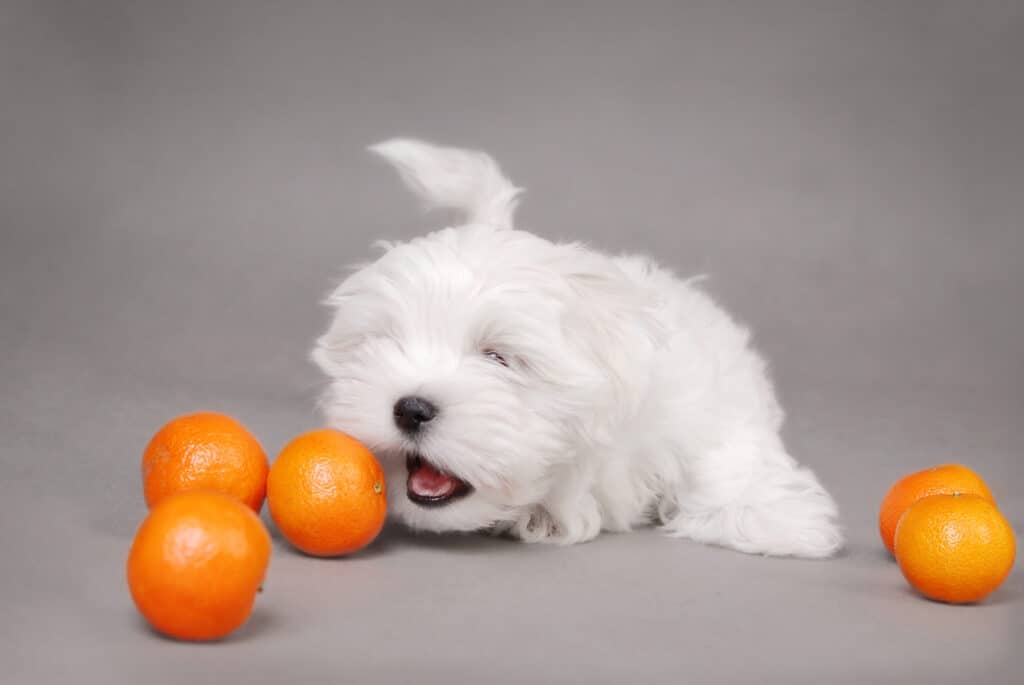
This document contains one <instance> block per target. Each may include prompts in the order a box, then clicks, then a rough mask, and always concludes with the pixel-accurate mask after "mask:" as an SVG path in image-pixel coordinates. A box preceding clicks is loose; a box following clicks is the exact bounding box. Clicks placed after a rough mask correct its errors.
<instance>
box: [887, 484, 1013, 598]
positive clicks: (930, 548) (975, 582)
mask: <svg viewBox="0 0 1024 685" xmlns="http://www.w3.org/2000/svg"><path fill="white" fill-rule="evenodd" d="M1015 554H1016V542H1015V541H1014V538H1013V529H1012V528H1011V527H1010V524H1009V523H1007V521H1006V519H1005V518H1003V515H1002V514H1000V513H999V510H998V509H996V506H995V505H994V504H993V503H992V501H991V500H989V499H986V498H985V497H980V496H978V495H932V496H930V497H925V498H923V499H920V500H918V501H917V502H915V503H914V504H912V505H911V506H910V508H909V509H907V512H906V513H905V514H904V515H903V518H902V519H900V523H899V526H898V527H897V528H896V561H897V563H898V564H899V565H900V570H901V571H903V575H904V576H905V577H906V579H907V581H909V582H910V584H911V585H913V586H914V588H915V589H916V590H917V591H918V592H920V593H921V594H922V595H924V596H925V597H930V598H931V599H936V600H939V601H941V602H950V603H952V604H965V603H968V602H977V601H978V600H980V599H982V598H984V597H986V596H987V595H988V594H990V593H991V592H992V591H993V590H995V589H996V588H997V587H999V585H1000V584H1001V583H1002V582H1003V581H1004V580H1005V579H1006V576H1007V575H1009V573H1010V569H1011V568H1013V560H1014V556H1015Z"/></svg>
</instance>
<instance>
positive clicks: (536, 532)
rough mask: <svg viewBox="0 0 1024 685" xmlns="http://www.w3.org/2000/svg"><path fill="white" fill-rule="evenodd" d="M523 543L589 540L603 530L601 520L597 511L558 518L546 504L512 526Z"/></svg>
mask: <svg viewBox="0 0 1024 685" xmlns="http://www.w3.org/2000/svg"><path fill="white" fill-rule="evenodd" d="M510 532H511V533H512V534H513V535H515V536H517V537H518V538H520V539H521V540H523V541H524V542H548V543H553V544H556V545H572V544H575V543H577V542H586V541H587V540H592V539H593V538H595V537H597V534H598V533H600V532H601V519H600V516H598V515H597V512H596V511H594V512H590V511H579V512H575V514H574V515H569V516H563V517H560V518H556V517H555V516H554V515H553V514H552V513H551V512H550V511H548V510H547V509H545V508H544V507H540V506H538V507H534V508H533V509H531V510H529V512H527V513H525V514H523V515H522V516H521V517H520V518H519V520H518V521H516V522H515V523H514V524H513V525H512V529H511V531H510Z"/></svg>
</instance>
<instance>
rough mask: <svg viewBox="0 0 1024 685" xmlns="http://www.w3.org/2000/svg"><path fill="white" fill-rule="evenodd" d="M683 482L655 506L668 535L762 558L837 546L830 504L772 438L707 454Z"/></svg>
mask: <svg viewBox="0 0 1024 685" xmlns="http://www.w3.org/2000/svg"><path fill="white" fill-rule="evenodd" d="M686 476H687V477H686V483H685V484H683V485H682V487H681V488H678V489H676V490H675V491H672V492H668V493H665V496H664V498H663V499H662V501H661V503H660V504H659V508H658V513H659V515H660V517H661V521H662V528H663V530H664V531H665V532H667V533H669V534H670V535H676V536H679V537H686V538H690V539H692V540H696V541H698V542H703V543H708V544H713V545H721V546H723V547H729V548H732V549H736V550H739V551H741V552H747V553H751V554H765V555H770V556H794V557H806V558H822V557H829V556H832V555H833V554H835V553H836V552H837V551H839V549H840V548H841V547H842V544H843V540H842V533H841V532H840V529H839V526H838V524H837V522H836V516H837V510H836V505H835V502H834V501H833V500H832V497H831V496H830V495H829V494H828V493H827V492H826V491H825V489H824V488H823V487H822V486H821V484H820V483H819V482H818V479H817V478H816V477H815V476H814V474H813V473H812V472H811V471H810V470H809V469H807V468H804V467H801V466H799V465H798V464H797V463H796V461H795V460H794V459H793V458H792V457H790V456H789V455H788V454H787V453H786V452H785V450H784V448H783V447H782V444H781V441H779V440H778V438H777V437H774V436H771V437H769V438H768V439H765V440H741V441H736V442H734V443H732V444H730V445H728V446H726V447H722V448H718V449H714V450H711V451H709V452H708V453H706V454H703V455H700V456H699V458H698V459H696V460H694V461H693V462H692V463H691V464H688V468H687V473H686Z"/></svg>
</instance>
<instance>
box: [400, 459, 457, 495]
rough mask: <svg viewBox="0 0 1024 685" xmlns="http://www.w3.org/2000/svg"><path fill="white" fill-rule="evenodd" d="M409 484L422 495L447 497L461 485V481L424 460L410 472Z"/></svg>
mask: <svg viewBox="0 0 1024 685" xmlns="http://www.w3.org/2000/svg"><path fill="white" fill-rule="evenodd" d="M408 486H409V489H410V490H412V491H413V492H415V493H416V494H417V495H420V496H422V497H447V496H448V495H450V494H452V493H453V492H455V489H456V488H458V487H459V481H458V480H456V479H455V478H452V477H451V476H449V475H448V474H445V473H441V472H440V471H438V470H437V469H436V468H434V467H433V466H431V465H430V464H428V463H427V462H425V461H424V462H421V463H420V466H419V468H417V469H416V470H415V471H413V472H412V473H410V474H409V483H408Z"/></svg>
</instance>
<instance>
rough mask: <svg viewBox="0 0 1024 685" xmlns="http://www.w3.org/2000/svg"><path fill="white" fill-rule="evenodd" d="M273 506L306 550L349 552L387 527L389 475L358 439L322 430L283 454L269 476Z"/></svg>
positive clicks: (280, 525)
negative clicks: (385, 521)
mask: <svg viewBox="0 0 1024 685" xmlns="http://www.w3.org/2000/svg"><path fill="white" fill-rule="evenodd" d="M267 504H268V505H269V507H270V515H271V517H272V518H273V519H274V523H276V524H277V527H278V528H279V529H280V530H281V533H282V534H283V535H284V536H285V537H286V538H288V540H289V541H290V542H291V543H292V544H293V545H295V546H296V547H298V548H299V549H300V550H302V551H303V552H305V553H307V554H312V555H314V556H319V557H332V556H338V555H341V554H348V553H350V552H354V551H356V550H358V549H361V548H363V547H365V546H366V545H368V544H370V543H371V542H372V541H373V539H374V538H375V537H377V534H378V533H379V532H380V529H381V528H382V527H383V526H384V515H385V513H386V511H387V495H386V492H385V488H384V472H383V471H382V470H381V467H380V464H379V463H377V460H376V458H374V456H373V454H372V453H371V452H370V450H369V449H367V448H366V447H365V446H364V445H363V444H362V443H361V442H359V441H358V440H356V439H355V438H353V437H350V436H348V435H346V434H345V433H341V432H339V431H336V430H331V429H323V430H316V431H313V432H311V433H306V434H304V435H300V436H299V437H297V438H295V439H294V440H292V441H291V442H290V443H288V444H287V445H285V448H284V449H283V450H281V454H280V455H278V457H277V459H276V460H275V461H274V464H273V466H271V467H270V476H269V477H268V478H267Z"/></svg>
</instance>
